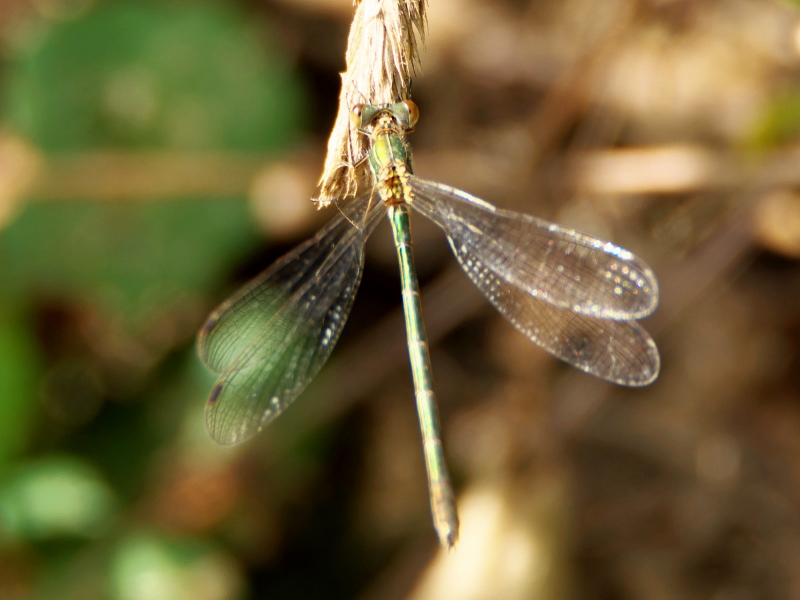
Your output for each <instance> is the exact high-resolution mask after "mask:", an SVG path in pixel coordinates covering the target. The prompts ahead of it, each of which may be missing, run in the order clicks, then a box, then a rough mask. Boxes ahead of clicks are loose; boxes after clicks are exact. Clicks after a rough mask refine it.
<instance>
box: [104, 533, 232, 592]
mask: <svg viewBox="0 0 800 600" xmlns="http://www.w3.org/2000/svg"><path fill="white" fill-rule="evenodd" d="M111 578H112V590H113V591H112V595H111V598H113V599H114V600H234V599H235V598H238V597H240V594H241V589H242V587H243V581H242V575H241V573H240V572H239V571H238V569H237V568H236V566H235V564H234V563H233V561H232V560H231V559H230V558H229V557H228V556H227V555H225V554H224V553H222V552H221V551H219V550H215V549H214V548H213V547H211V546H210V545H208V544H201V543H199V542H194V541H191V540H174V539H168V538H166V537H164V536H157V535H155V534H152V535H149V534H135V535H132V536H130V537H128V538H126V539H124V540H123V541H122V542H121V543H120V545H119V548H118V550H117V552H116V555H115V557H114V559H113V564H112V568H111Z"/></svg>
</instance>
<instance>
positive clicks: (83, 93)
mask: <svg viewBox="0 0 800 600" xmlns="http://www.w3.org/2000/svg"><path fill="white" fill-rule="evenodd" d="M7 90H8V91H7V99H6V105H7V107H8V108H7V116H8V121H9V122H10V124H11V125H12V126H13V127H14V128H16V129H18V130H19V131H21V132H22V133H24V134H25V135H26V136H28V137H29V138H30V139H32V140H33V141H34V142H35V143H36V144H37V145H38V146H39V147H41V148H43V149H44V150H46V151H48V152H69V151H74V150H84V149H90V148H98V147H120V148H148V149H152V148H165V149H175V150H178V149H180V150H213V149H222V148H224V149H228V150H242V151H245V150H246V151H255V150H271V149H276V148H280V147H282V146H283V145H284V144H286V143H287V142H289V141H290V140H291V138H292V136H293V134H294V133H295V131H296V130H297V127H298V124H299V123H300V117H301V115H302V95H301V91H300V87H299V85H298V82H297V80H296V79H295V78H294V76H293V75H292V73H291V72H290V71H289V69H288V68H287V65H286V64H285V61H284V60H282V59H281V57H280V55H279V54H278V53H277V52H276V51H272V50H269V49H268V48H265V44H263V43H260V41H259V38H258V37H257V36H256V35H255V32H254V31H252V30H250V28H249V27H248V26H247V23H246V22H245V20H244V17H243V16H242V15H239V14H238V13H236V12H235V11H233V10H231V7H230V6H225V7H224V8H223V6H221V5H220V6H215V5H211V4H203V3H191V4H183V3H170V2H155V1H153V2H133V1H125V2H111V3H106V4H100V5H99V6H98V7H97V8H96V9H95V10H93V11H91V12H89V13H87V14H86V15H84V16H82V17H81V18H79V19H77V20H74V21H66V22H60V23H53V24H51V26H50V30H49V31H48V32H47V34H46V35H45V37H44V40H40V39H38V37H36V38H32V39H31V40H30V42H29V43H28V44H27V45H26V46H23V47H22V48H21V52H20V55H19V57H18V58H17V60H16V61H15V62H14V64H13V65H12V68H11V70H10V73H9V76H8V82H7Z"/></svg>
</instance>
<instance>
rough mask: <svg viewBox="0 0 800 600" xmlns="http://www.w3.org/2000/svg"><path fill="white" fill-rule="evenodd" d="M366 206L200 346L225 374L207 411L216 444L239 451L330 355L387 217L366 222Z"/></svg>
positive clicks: (224, 316)
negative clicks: (372, 240) (367, 253)
mask: <svg viewBox="0 0 800 600" xmlns="http://www.w3.org/2000/svg"><path fill="white" fill-rule="evenodd" d="M367 200H368V197H362V198H359V199H358V200H356V201H355V202H353V203H351V204H349V205H348V206H347V207H346V208H345V209H344V210H343V212H342V213H340V214H339V215H338V216H336V217H335V218H334V219H333V220H331V221H330V222H329V223H328V224H327V225H326V226H325V227H324V228H323V229H322V230H320V232H319V233H318V234H317V235H316V236H314V237H313V238H311V239H310V240H308V241H306V242H305V243H303V244H301V245H300V246H298V247H297V248H295V249H294V250H293V251H292V252H290V253H289V254H287V255H285V256H284V257H283V258H281V259H279V260H278V261H277V262H276V263H275V264H273V265H272V266H271V267H269V268H268V269H267V270H266V271H264V272H263V273H261V274H260V275H259V276H258V277H256V278H255V279H254V280H253V281H251V282H250V283H249V284H247V285H246V286H245V287H244V288H242V289H241V290H240V291H239V292H237V293H236V294H235V295H234V296H233V297H231V298H230V299H229V300H227V301H226V302H224V303H223V304H222V305H221V306H220V307H219V308H217V309H216V310H215V311H214V312H213V313H212V314H211V315H210V316H209V317H208V319H207V321H206V322H205V324H204V325H203V327H202V329H201V330H200V333H199V335H198V340H197V346H198V350H199V353H200V358H201V359H202V360H203V362H205V363H206V365H208V366H209V367H210V368H211V369H212V370H214V371H216V372H218V373H220V374H221V375H220V378H219V380H218V381H217V384H216V385H215V386H214V389H213V391H212V392H211V396H210V397H209V399H208V406H207V409H206V420H207V423H208V428H209V431H210V432H211V436H212V437H213V438H214V439H215V440H217V441H219V442H221V443H225V444H234V443H237V442H241V441H243V440H245V439H247V438H249V437H251V436H252V435H253V434H255V433H256V432H258V431H259V430H260V429H261V428H263V427H264V426H265V425H266V424H267V423H269V422H270V421H271V420H272V419H274V418H275V417H276V416H278V415H279V414H280V413H281V411H283V409H284V408H286V407H287V406H288V405H289V404H290V403H291V402H292V401H293V400H294V399H295V398H296V397H297V396H298V395H299V394H300V393H301V392H302V391H303V390H304V389H305V387H306V386H307V385H308V383H309V382H310V381H311V379H313V378H314V376H315V375H316V374H317V373H318V372H319V370H320V368H322V365H323V364H324V363H325V361H326V360H327V359H328V357H329V356H330V354H331V351H332V350H333V346H334V345H335V344H336V342H337V340H338V339H339V334H340V333H341V331H342V328H343V326H344V323H345V321H346V320H347V316H348V315H349V313H350V308H351V307H352V304H353V299H354V298H355V293H356V290H357V289H358V285H359V283H360V281H361V273H362V271H363V266H364V265H363V262H364V244H365V243H366V240H367V237H369V235H370V233H372V231H373V230H374V229H375V226H376V225H377V224H378V222H379V221H380V218H381V217H382V216H383V215H384V214H385V212H386V209H385V207H384V206H383V205H381V204H379V205H377V206H374V207H371V209H370V210H369V213H368V214H367V215H366V217H365V216H364V214H365V212H366V210H367V207H368V206H369V205H368V203H367ZM354 224H358V226H356V225H354Z"/></svg>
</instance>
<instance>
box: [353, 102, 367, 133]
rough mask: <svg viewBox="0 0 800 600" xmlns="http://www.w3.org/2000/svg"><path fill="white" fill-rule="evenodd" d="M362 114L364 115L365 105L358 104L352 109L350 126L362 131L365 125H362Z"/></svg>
mask: <svg viewBox="0 0 800 600" xmlns="http://www.w3.org/2000/svg"><path fill="white" fill-rule="evenodd" d="M362 114H364V105H363V104H356V105H355V106H354V107H353V108H351V109H350V124H351V125H352V126H353V127H355V128H356V129H360V128H361V127H362V125H363V124H362V123H361V115H362Z"/></svg>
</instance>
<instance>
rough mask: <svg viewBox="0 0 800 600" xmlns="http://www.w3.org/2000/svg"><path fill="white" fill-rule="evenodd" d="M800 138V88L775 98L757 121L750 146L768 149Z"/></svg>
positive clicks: (786, 91) (787, 91)
mask: <svg viewBox="0 0 800 600" xmlns="http://www.w3.org/2000/svg"><path fill="white" fill-rule="evenodd" d="M798 137H800V88H792V89H789V90H785V91H784V92H782V93H780V94H777V95H776V96H774V97H773V98H772V99H771V101H770V102H769V103H768V104H767V106H766V107H765V109H764V111H763V112H762V114H761V116H760V118H759V119H757V121H756V123H755V126H754V127H753V130H752V133H751V135H750V140H749V142H750V145H751V146H753V147H755V148H756V149H764V150H766V149H768V148H771V147H773V146H776V145H780V144H785V143H787V142H790V141H792V140H796V139H797V138H798Z"/></svg>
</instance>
